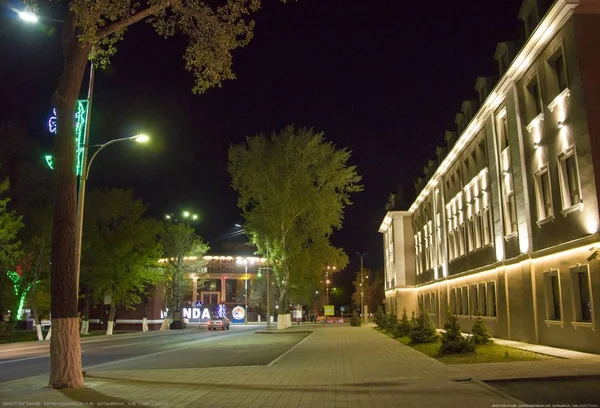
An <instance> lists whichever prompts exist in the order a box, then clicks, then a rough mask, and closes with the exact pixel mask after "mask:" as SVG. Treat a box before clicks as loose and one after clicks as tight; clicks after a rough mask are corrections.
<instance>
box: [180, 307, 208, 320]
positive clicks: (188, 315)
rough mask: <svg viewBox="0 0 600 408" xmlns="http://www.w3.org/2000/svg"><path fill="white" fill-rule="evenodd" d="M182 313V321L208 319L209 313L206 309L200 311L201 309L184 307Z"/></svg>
mask: <svg viewBox="0 0 600 408" xmlns="http://www.w3.org/2000/svg"><path fill="white" fill-rule="evenodd" d="M182 311H183V318H184V319H210V311H209V310H208V308H205V309H202V311H201V309H199V308H196V307H194V308H191V307H185V308H183V309H182Z"/></svg>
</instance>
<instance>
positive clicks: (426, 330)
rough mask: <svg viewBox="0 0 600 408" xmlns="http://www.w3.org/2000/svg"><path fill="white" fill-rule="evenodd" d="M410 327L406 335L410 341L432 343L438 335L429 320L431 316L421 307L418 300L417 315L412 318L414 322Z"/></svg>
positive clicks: (421, 304)
mask: <svg viewBox="0 0 600 408" xmlns="http://www.w3.org/2000/svg"><path fill="white" fill-rule="evenodd" d="M411 326H412V328H411V330H410V333H409V334H408V337H410V341H411V342H412V343H433V342H435V341H436V340H437V339H438V338H439V336H438V334H437V331H436V329H435V326H434V325H433V322H432V321H431V316H429V313H427V310H425V307H423V303H422V302H419V316H417V318H416V319H414V323H412V324H411Z"/></svg>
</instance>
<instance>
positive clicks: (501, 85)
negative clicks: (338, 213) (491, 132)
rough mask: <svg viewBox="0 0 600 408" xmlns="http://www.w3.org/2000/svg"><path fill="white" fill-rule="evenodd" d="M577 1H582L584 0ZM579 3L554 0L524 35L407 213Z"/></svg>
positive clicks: (466, 143) (468, 141) (453, 158)
mask: <svg viewBox="0 0 600 408" xmlns="http://www.w3.org/2000/svg"><path fill="white" fill-rule="evenodd" d="M581 1H582V2H585V0H581ZM588 2H589V0H588ZM588 2H586V3H588ZM579 3H580V0H557V1H556V2H555V3H554V4H553V6H552V7H551V8H550V10H548V12H547V13H546V15H545V16H544V18H543V19H542V21H540V23H539V24H538V25H537V27H536V29H535V31H534V32H533V33H532V34H531V36H530V37H529V38H528V40H527V42H526V43H525V45H524V46H523V47H522V48H521V50H520V51H519V52H518V53H517V56H516V57H515V58H514V59H513V61H512V62H511V64H510V66H509V67H508V69H507V70H506V72H505V73H504V75H503V76H502V78H500V80H499V81H498V83H497V84H496V86H494V88H493V90H492V92H490V94H489V95H488V97H487V98H486V99H485V101H484V102H483V104H482V106H481V107H480V108H479V109H478V111H477V113H476V114H475V116H474V117H473V120H471V122H470V123H469V125H468V126H467V127H466V129H465V130H464V131H463V132H462V134H461V135H460V136H459V138H458V140H457V141H456V144H455V145H454V147H453V148H452V149H451V150H450V152H449V153H448V155H447V156H446V158H445V159H444V160H443V161H442V163H440V165H439V166H438V168H437V170H436V171H435V173H434V174H433V176H432V177H431V179H430V180H429V182H428V183H427V184H426V185H425V187H424V188H423V189H422V190H421V192H420V193H419V195H418V196H417V199H416V200H415V201H414V202H413V203H412V205H411V206H410V208H409V212H410V213H411V214H414V212H415V211H416V210H417V208H418V207H419V206H420V205H421V203H422V202H423V200H425V197H427V195H428V194H429V193H430V192H431V191H432V190H433V188H434V187H435V186H436V185H437V184H438V182H439V181H440V179H441V178H442V176H443V175H444V174H445V173H446V171H447V170H448V168H449V167H450V166H452V165H453V164H454V162H455V160H456V159H457V158H458V157H459V156H460V154H461V153H462V152H463V151H464V149H465V148H466V147H467V145H468V144H469V143H470V142H471V141H472V140H473V138H474V137H475V135H477V133H478V132H479V130H480V129H481V128H482V127H483V125H484V122H485V119H486V118H487V117H488V115H489V114H490V112H494V110H495V109H496V108H497V107H498V106H500V104H501V103H502V102H503V101H504V99H505V97H506V94H507V92H508V90H509V89H510V88H511V87H512V86H513V84H514V83H515V82H516V81H518V80H519V79H520V78H521V77H522V76H523V74H524V73H525V71H526V70H527V69H528V68H529V67H530V66H531V63H532V62H533V61H534V60H535V59H536V58H537V57H538V56H539V55H540V54H541V52H542V50H543V49H544V48H545V47H546V46H547V45H548V43H549V42H550V40H551V39H552V37H553V36H554V35H555V34H556V33H557V32H558V30H559V29H560V28H561V27H562V26H564V24H565V23H566V22H567V20H568V19H569V18H570V17H571V16H572V15H573V10H574V9H575V8H576V7H577V6H578V5H579ZM592 3H593V4H595V3H597V2H596V1H593V2H591V3H590V4H592ZM380 232H381V230H380Z"/></svg>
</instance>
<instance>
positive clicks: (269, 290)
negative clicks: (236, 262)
mask: <svg viewBox="0 0 600 408" xmlns="http://www.w3.org/2000/svg"><path fill="white" fill-rule="evenodd" d="M235 226H236V227H237V228H240V233H244V232H246V229H245V228H243V227H242V226H241V225H240V224H235ZM255 231H256V232H258V233H261V234H264V233H263V232H261V231H258V230H255ZM264 236H265V239H266V241H267V267H266V269H267V330H271V279H270V274H269V272H270V269H271V268H270V267H269V238H267V234H264ZM259 270H260V268H259Z"/></svg>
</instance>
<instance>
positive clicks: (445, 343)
mask: <svg viewBox="0 0 600 408" xmlns="http://www.w3.org/2000/svg"><path fill="white" fill-rule="evenodd" d="M444 329H445V330H446V332H445V333H443V334H442V345H441V347H440V348H439V349H438V352H439V353H440V354H460V353H470V352H473V351H475V349H476V348H477V346H476V345H475V343H474V342H473V341H472V340H471V339H470V338H465V337H463V335H462V332H461V330H460V325H459V324H458V317H456V314H455V313H454V312H452V309H451V308H448V323H446V324H445V325H444Z"/></svg>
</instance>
